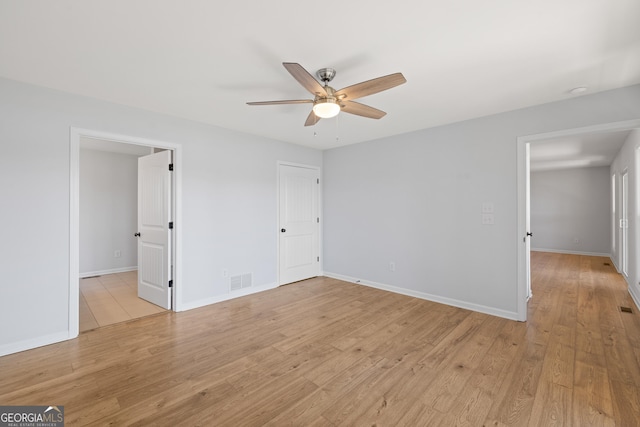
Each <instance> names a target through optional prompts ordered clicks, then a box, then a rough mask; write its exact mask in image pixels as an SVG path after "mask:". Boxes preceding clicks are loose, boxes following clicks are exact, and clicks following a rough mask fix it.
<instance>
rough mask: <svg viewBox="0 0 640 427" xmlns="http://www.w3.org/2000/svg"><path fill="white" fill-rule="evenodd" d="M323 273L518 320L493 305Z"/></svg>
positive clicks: (514, 314) (369, 285)
mask: <svg viewBox="0 0 640 427" xmlns="http://www.w3.org/2000/svg"><path fill="white" fill-rule="evenodd" d="M324 275H325V276H327V277H331V278H332V279H338V280H342V281H344V282H351V283H355V284H357V285H364V286H368V287H370V288H376V289H381V290H383V291H389V292H393V293H395V294H400V295H407V296H410V297H414V298H420V299H423V300H427V301H432V302H437V303H439V304H445V305H450V306H453V307H458V308H464V309H466V310H471V311H476V312H478V313H484V314H489V315H491V316H497V317H502V318H505V319H509V320H519V319H518V313H515V312H512V311H506V310H500V309H498V308H494V307H487V306H484V305H480V304H471V303H468V302H466V301H460V300H457V299H453V298H446V297H442V296H438V295H433V294H428V293H425V292H419V291H413V290H411V289H405V288H400V287H397V286H392V285H386V284H384V283H377V282H371V281H363V280H361V279H357V278H355V277H350V276H344V275H342V274H337V273H330V272H326V271H325V272H324Z"/></svg>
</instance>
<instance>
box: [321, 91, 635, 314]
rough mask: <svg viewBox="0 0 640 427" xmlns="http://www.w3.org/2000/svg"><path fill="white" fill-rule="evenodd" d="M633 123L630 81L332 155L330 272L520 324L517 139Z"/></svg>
mask: <svg viewBox="0 0 640 427" xmlns="http://www.w3.org/2000/svg"><path fill="white" fill-rule="evenodd" d="M638 118H640V86H632V87H629V88H624V89H619V90H613V91H608V92H601V93H598V94H593V95H587V96H581V97H578V98H571V99H569V100H566V101H562V102H556V103H550V104H545V105H540V106H536V107H532V108H527V109H522V110H517V111H511V112H507V113H503V114H498V115H493V116H488V117H483V118H479V119H475V120H469V121H465V122H460V123H454V124H452V125H448V126H441V127H437V128H431V129H426V130H422V131H417V132H412V133H408V134H405V135H401V136H397V137H390V138H383V139H379V140H376V141H371V142H367V143H362V144H355V145H351V146H347V147H341V148H336V149H331V150H327V151H325V153H324V174H325V187H324V212H325V223H324V227H325V228H324V230H325V233H324V268H325V271H326V272H327V273H328V274H331V275H334V276H336V277H342V278H347V279H353V280H361V281H362V282H366V283H370V284H373V285H375V286H379V287H385V288H388V289H394V290H397V291H402V292H405V293H407V294H411V295H416V296H423V297H426V298H430V299H435V300H438V301H443V302H447V303H450V304H455V305H459V306H463V307H468V308H472V309H475V310H479V311H484V312H488V313H495V314H498V315H502V316H506V317H512V318H515V317H516V313H517V303H518V298H517V283H518V274H517V266H518V259H517V250H518V245H519V244H521V242H522V236H520V235H519V232H518V226H517V179H518V177H517V156H516V151H517V138H518V137H519V136H526V135H535V134H540V133H545V132H552V131H558V130H563V129H573V128H580V127H585V126H591V125H596V124H603V123H610V122H617V121H623V120H632V119H638ZM485 202H491V203H493V206H494V211H495V212H494V214H493V215H494V219H495V224H494V225H483V224H482V221H481V218H482V212H481V210H482V204H483V203H485ZM390 262H395V265H396V271H391V269H390V268H389V263H390Z"/></svg>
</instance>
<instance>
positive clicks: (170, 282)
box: [169, 280, 173, 288]
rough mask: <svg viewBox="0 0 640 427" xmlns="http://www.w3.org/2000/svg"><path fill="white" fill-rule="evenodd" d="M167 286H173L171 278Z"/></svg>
mask: <svg viewBox="0 0 640 427" xmlns="http://www.w3.org/2000/svg"><path fill="white" fill-rule="evenodd" d="M169 287H170V288H173V280H169Z"/></svg>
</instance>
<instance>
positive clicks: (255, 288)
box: [176, 283, 278, 311]
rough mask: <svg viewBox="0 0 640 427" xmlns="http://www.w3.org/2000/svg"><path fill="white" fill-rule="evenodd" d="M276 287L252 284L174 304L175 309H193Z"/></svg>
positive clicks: (275, 284)
mask: <svg viewBox="0 0 640 427" xmlns="http://www.w3.org/2000/svg"><path fill="white" fill-rule="evenodd" d="M277 287H278V284H277V283H269V284H266V285H260V286H252V287H250V288H243V289H238V290H237V291H230V292H229V293H228V294H224V295H217V296H215V297H211V298H204V299H200V300H197V301H191V302H186V303H184V302H183V303H181V304H176V305H177V306H176V311H187V310H193V309H194V308H200V307H204V306H206V305H211V304H216V303H219V302H223V301H228V300H230V299H234V298H239V297H244V296H247V295H251V294H257V293H258V292H264V291H268V290H269V289H275V288H277Z"/></svg>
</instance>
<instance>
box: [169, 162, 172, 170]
mask: <svg viewBox="0 0 640 427" xmlns="http://www.w3.org/2000/svg"><path fill="white" fill-rule="evenodd" d="M169 170H170V171H172V170H173V163H169Z"/></svg>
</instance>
